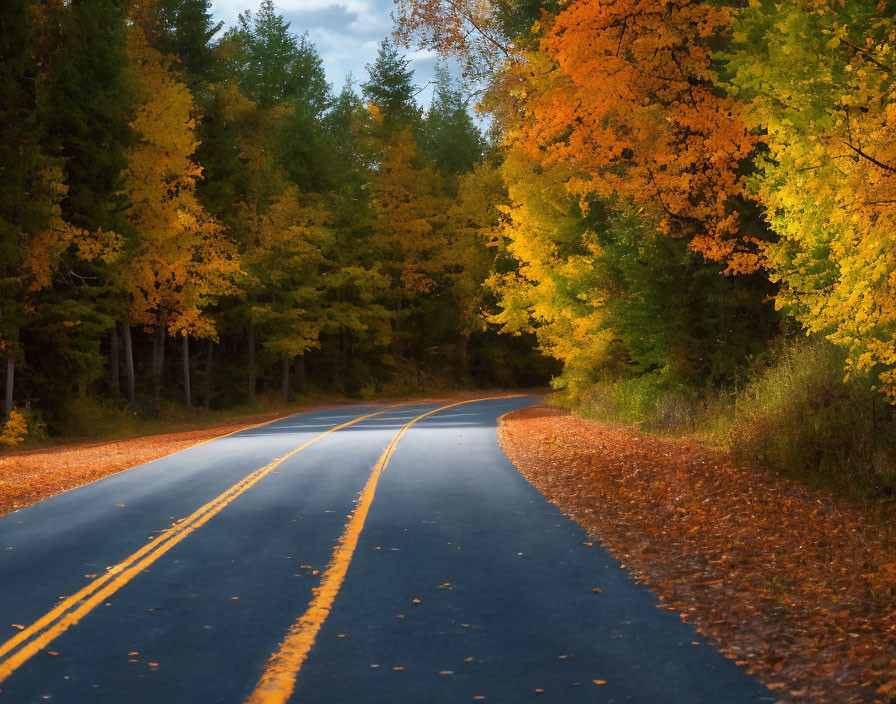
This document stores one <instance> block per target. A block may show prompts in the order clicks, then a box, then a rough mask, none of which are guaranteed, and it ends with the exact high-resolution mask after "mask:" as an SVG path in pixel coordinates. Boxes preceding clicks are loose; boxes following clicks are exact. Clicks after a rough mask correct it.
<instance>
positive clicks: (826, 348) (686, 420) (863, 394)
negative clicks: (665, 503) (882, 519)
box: [553, 339, 896, 506]
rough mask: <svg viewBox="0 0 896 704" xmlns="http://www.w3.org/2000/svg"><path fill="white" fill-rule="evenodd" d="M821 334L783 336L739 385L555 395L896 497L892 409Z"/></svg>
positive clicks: (805, 476)
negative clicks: (849, 372) (847, 372)
mask: <svg viewBox="0 0 896 704" xmlns="http://www.w3.org/2000/svg"><path fill="white" fill-rule="evenodd" d="M844 365H845V358H844V355H843V353H842V352H841V351H840V350H839V349H838V348H836V347H835V346H834V345H832V344H830V343H828V342H827V341H825V340H819V339H798V340H793V341H789V342H788V343H786V344H783V345H782V346H781V347H780V348H779V349H777V350H775V351H774V352H772V353H771V354H769V355H768V356H767V357H766V358H764V359H763V360H760V361H759V362H756V363H755V364H754V366H753V368H752V369H750V370H748V372H747V374H746V380H745V382H742V383H741V384H739V385H738V388H737V389H736V391H735V390H733V389H732V390H718V389H716V390H702V391H698V390H693V389H688V388H671V389H670V388H668V387H665V386H664V385H663V384H662V383H661V380H660V378H659V377H657V376H652V375H645V376H642V377H639V378H636V379H627V380H622V381H617V382H615V383H598V384H593V385H591V386H589V387H587V388H586V389H579V390H577V391H576V393H575V394H570V393H566V394H555V396H554V398H553V402H554V403H557V404H558V405H563V406H567V407H570V408H572V409H573V410H574V411H576V412H577V413H579V414H580V415H583V416H586V417H591V418H596V419H599V420H602V421H604V422H610V423H616V424H622V425H629V426H636V427H638V428H640V429H642V430H645V431H648V432H653V433H658V434H661V435H671V436H689V437H695V438H696V439H698V440H699V441H701V442H702V443H704V444H707V445H710V446H714V447H718V448H722V449H725V450H728V451H730V453H731V455H732V457H733V458H734V459H735V460H736V461H738V462H740V463H744V464H754V465H760V466H763V467H766V468H768V469H770V470H772V471H773V472H775V473H778V474H781V475H784V476H788V477H791V478H795V479H798V480H800V481H802V482H804V483H806V484H808V485H811V486H814V487H816V488H822V489H826V490H830V491H834V492H836V493H839V494H844V495H848V496H852V497H856V498H862V499H866V500H870V501H871V502H872V503H874V504H875V505H881V506H883V505H889V504H894V503H896V408H894V406H893V405H891V404H890V403H889V402H888V401H887V400H886V399H885V398H884V397H883V395H882V394H881V393H880V392H879V391H877V390H876V389H875V388H874V384H873V380H872V379H871V378H870V377H868V376H863V375H852V376H850V377H849V378H848V379H844V376H845V372H844Z"/></svg>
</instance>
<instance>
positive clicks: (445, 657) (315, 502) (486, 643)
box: [0, 397, 775, 704]
mask: <svg viewBox="0 0 896 704" xmlns="http://www.w3.org/2000/svg"><path fill="white" fill-rule="evenodd" d="M536 400H537V399H534V398H532V397H505V398H500V399H492V400H479V401H476V402H467V403H462V404H457V405H451V406H449V407H447V408H441V407H442V406H443V405H445V404H440V403H431V404H414V405H403V406H397V407H390V406H388V405H378V406H371V407H365V408H360V407H350V408H337V409H331V410H323V411H315V412H309V413H303V414H299V415H295V416H292V417H290V418H287V419H283V420H279V421H276V422H274V423H271V424H269V425H265V426H261V427H258V428H254V429H250V430H246V431H243V432H240V433H237V434H234V435H230V436H227V437H224V438H220V439H217V440H214V441H212V442H208V443H205V444H202V445H198V446H196V447H193V448H190V449H188V450H184V451H182V452H178V453H176V454H174V455H170V456H168V457H165V458H162V459H160V460H156V461H154V462H150V463H148V464H145V465H142V466H140V467H136V468H134V469H131V470H128V471H127V472H123V473H121V474H117V475H114V476H111V477H107V478H105V479H102V480H100V481H97V482H94V483H93V484H89V485H87V486H84V487H81V488H78V489H75V490H72V491H69V492H66V493H64V494H61V495H59V496H55V497H53V498H50V499H46V500H44V501H42V502H40V503H38V504H36V505H34V506H31V507H28V508H25V509H22V510H19V511H16V512H14V513H11V514H9V515H7V516H4V517H2V518H0V704H4V703H5V702H47V701H55V702H64V703H66V704H68V703H76V704H79V703H81V702H104V703H105V702H108V703H116V704H117V703H119V702H127V703H128V704H143V703H147V704H159V703H164V704H179V703H181V702H183V703H189V704H197V703H206V702H227V703H233V704H243V703H247V704H274V703H276V702H287V701H289V702H308V703H309V704H311V703H314V704H324V703H333V704H337V703H338V704H350V703H353V702H363V703H370V704H377V703H380V702H382V703H385V702H389V703H390V704H404V703H408V704H429V703H433V704H436V703H441V702H445V703H452V704H453V703H455V702H471V701H485V702H491V703H496V702H501V703H506V704H517V703H518V702H527V701H533V702H606V703H610V702H644V703H647V704H655V703H663V704H665V703H667V702H668V703H670V704H676V703H679V702H681V703H682V704H684V703H687V704H697V703H700V702H707V703H712V704H717V703H719V702H725V703H726V704H739V703H741V702H744V703H746V702H773V701H775V697H774V696H772V695H770V693H769V692H768V691H767V690H765V689H764V688H763V687H761V686H760V685H759V684H758V683H757V682H756V681H755V680H753V679H752V678H750V677H748V676H747V675H746V674H745V673H744V672H743V671H742V670H741V669H740V668H738V667H736V666H735V665H734V664H733V663H732V662H731V661H730V660H726V659H725V658H723V657H722V656H721V655H720V654H719V653H717V652H716V651H715V650H713V649H712V648H711V647H710V646H708V645H706V644H705V643H704V642H703V641H702V639H701V637H700V636H698V635H697V634H696V633H695V632H694V631H693V629H691V627H690V626H688V625H686V624H683V623H682V622H681V621H680V619H679V618H678V616H677V615H676V614H675V613H672V612H669V611H668V610H665V609H662V608H658V602H657V600H656V598H655V597H654V596H653V595H652V594H651V593H650V592H649V591H648V590H647V589H646V588H644V587H642V586H640V585H637V584H635V583H634V582H633V581H632V580H631V578H630V577H629V576H628V574H627V573H626V572H625V570H623V569H620V566H619V564H618V563H617V562H616V561H615V560H614V559H613V558H611V557H610V556H609V555H608V554H607V553H606V552H605V551H604V550H602V549H601V548H600V547H599V546H597V545H594V546H593V547H590V546H588V545H586V544H585V543H587V542H590V541H589V539H588V538H587V537H586V535H585V534H584V533H583V531H582V530H581V528H580V527H579V526H578V525H576V524H575V523H573V522H572V521H570V520H568V519H567V518H565V517H564V516H563V515H562V514H561V513H560V512H559V510H558V509H557V508H556V507H555V506H553V505H552V504H549V503H547V502H546V501H545V500H544V499H543V498H542V496H541V495H540V494H539V493H538V492H537V491H536V490H535V489H534V488H533V487H532V486H531V485H529V484H528V483H527V482H526V481H525V480H524V479H523V478H522V476H521V475H520V474H519V473H518V472H517V471H516V469H515V468H514V467H513V465H512V464H511V463H510V462H509V461H508V460H507V459H506V458H505V457H504V455H503V453H502V452H501V449H500V446H499V445H498V442H497V438H496V433H495V430H496V426H497V419H498V417H499V416H500V415H501V414H504V413H507V412H508V411H512V410H516V409H519V408H523V407H526V406H529V405H531V404H533V403H535V402H536ZM421 416H422V417H421ZM415 419H416V420H415ZM409 423H410V425H408V424H409Z"/></svg>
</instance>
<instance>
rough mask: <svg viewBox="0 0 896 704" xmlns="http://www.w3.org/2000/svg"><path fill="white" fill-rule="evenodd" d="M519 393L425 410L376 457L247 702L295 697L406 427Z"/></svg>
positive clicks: (277, 703)
mask: <svg viewBox="0 0 896 704" xmlns="http://www.w3.org/2000/svg"><path fill="white" fill-rule="evenodd" d="M519 397H520V394H512V395H506V396H492V397H489V398H477V399H470V400H467V401H458V402H457V403H449V404H446V405H444V406H441V407H440V408H434V409H433V410H431V411H427V412H426V413H421V414H420V415H419V416H417V417H416V418H414V419H413V420H411V421H410V422H408V423H406V424H405V425H404V426H403V427H402V428H401V430H399V431H398V432H397V433H396V434H395V437H394V438H392V442H390V443H389V446H388V447H387V448H386V450H385V451H384V452H383V454H382V455H381V456H380V458H379V460H377V463H376V465H374V467H373V471H372V472H371V474H370V479H368V480H367V484H366V485H365V487H364V491H362V492H361V496H360V498H359V499H358V506H357V508H356V509H355V511H354V512H353V513H352V516H351V518H349V521H348V523H346V525H345V530H344V531H343V533H342V537H341V538H340V539H339V542H338V544H337V545H336V549H335V550H334V551H333V558H332V559H331V560H330V564H329V565H328V566H327V569H326V571H325V572H324V574H323V577H322V578H321V581H320V586H319V587H318V588H317V589H316V590H315V595H314V600H313V601H312V602H311V604H310V605H309V606H308V609H307V610H306V611H305V613H304V614H302V615H301V616H300V617H299V618H298V620H297V621H296V622H295V623H294V624H293V625H292V627H291V628H290V629H289V632H288V633H287V634H286V638H284V639H283V642H282V643H281V644H280V647H279V648H278V650H277V652H276V653H274V654H273V655H272V656H271V659H270V661H269V662H268V667H267V669H266V670H265V672H264V674H263V675H262V677H261V679H260V680H259V682H258V684H257V685H256V687H255V689H254V690H253V692H252V694H251V695H250V696H249V698H248V699H247V700H246V704H285V703H286V702H287V701H288V700H289V698H290V697H291V696H292V693H293V690H294V689H295V684H296V677H297V675H298V672H299V670H300V669H301V667H302V663H304V662H305V658H307V657H308V653H309V651H310V650H311V648H312V647H313V646H314V640H315V638H316V637H317V634H318V632H319V631H320V629H321V626H323V624H324V621H326V619H327V616H329V615H330V610H331V609H332V608H333V602H334V601H335V600H336V596H337V595H338V594H339V589H340V587H341V586H342V583H343V581H345V575H346V573H347V572H348V566H349V564H350V563H351V560H352V555H353V554H354V552H355V548H356V547H357V545H358V538H360V537H361V531H362V530H364V522H365V520H367V513H368V511H369V510H370V506H371V504H372V503H373V497H374V495H375V494H376V485H377V482H378V481H379V478H380V475H381V474H382V473H383V471H385V469H386V467H387V466H388V465H389V460H390V459H391V458H392V455H393V454H394V452H395V448H396V446H397V445H398V441H399V440H401V436H402V435H404V434H405V433H406V432H407V430H408V429H409V428H410V427H411V426H412V425H414V424H415V423H417V422H418V421H421V420H423V419H424V418H427V417H428V416H431V415H433V414H434V413H439V412H440V411H446V410H448V409H449V408H456V407H457V406H464V405H466V404H469V403H477V402H481V401H497V400H501V399H508V398H519Z"/></svg>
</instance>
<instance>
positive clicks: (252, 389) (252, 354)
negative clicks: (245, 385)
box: [249, 323, 255, 404]
mask: <svg viewBox="0 0 896 704" xmlns="http://www.w3.org/2000/svg"><path fill="white" fill-rule="evenodd" d="M249 403H250V404H253V403H255V326H254V325H253V324H252V323H249Z"/></svg>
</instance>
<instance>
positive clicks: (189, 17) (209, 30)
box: [143, 0, 224, 89]
mask: <svg viewBox="0 0 896 704" xmlns="http://www.w3.org/2000/svg"><path fill="white" fill-rule="evenodd" d="M147 10H148V12H147V13H146V17H147V19H148V20H150V21H149V22H145V23H144V24H143V30H144V32H145V33H146V35H147V39H149V40H150V43H151V44H152V45H153V46H154V48H156V49H158V50H159V51H160V52H161V53H163V54H171V55H172V56H175V57H177V60H178V62H179V65H180V68H181V71H182V72H183V74H184V76H185V77H186V82H187V85H188V86H190V87H191V88H193V89H195V85H196V83H198V82H199V81H210V80H211V79H212V73H213V70H214V66H215V57H214V54H213V51H212V47H211V41H212V38H213V37H214V36H215V34H217V33H218V31H219V30H220V29H221V27H222V26H223V25H224V23H223V22H215V21H214V20H213V19H212V13H211V2H210V0H155V1H154V2H153V3H152V4H151V5H150V6H149V7H148V8H147Z"/></svg>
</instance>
